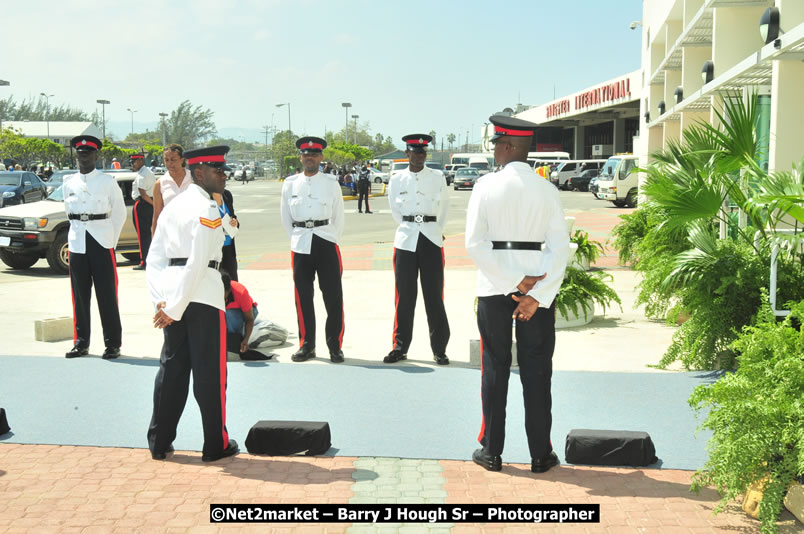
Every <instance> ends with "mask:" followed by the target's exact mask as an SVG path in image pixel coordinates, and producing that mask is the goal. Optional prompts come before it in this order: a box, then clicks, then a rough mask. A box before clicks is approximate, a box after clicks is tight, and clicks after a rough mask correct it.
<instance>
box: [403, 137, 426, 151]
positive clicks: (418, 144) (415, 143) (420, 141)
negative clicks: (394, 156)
mask: <svg viewBox="0 0 804 534" xmlns="http://www.w3.org/2000/svg"><path fill="white" fill-rule="evenodd" d="M402 141H404V142H405V145H406V147H407V148H408V150H421V151H424V150H427V149H428V148H430V143H432V142H433V136H432V135H427V134H410V135H406V136H405V137H403V138H402Z"/></svg>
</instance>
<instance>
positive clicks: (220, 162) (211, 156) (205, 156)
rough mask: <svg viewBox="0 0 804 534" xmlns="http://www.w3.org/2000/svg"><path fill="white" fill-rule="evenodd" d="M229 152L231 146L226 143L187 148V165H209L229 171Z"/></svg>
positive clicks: (185, 153) (185, 157)
mask: <svg viewBox="0 0 804 534" xmlns="http://www.w3.org/2000/svg"><path fill="white" fill-rule="evenodd" d="M227 152H229V147H228V146H226V145H218V146H208V147H204V148H196V149H194V150H186V151H185V152H184V159H185V160H186V161H187V165H209V166H210V167H218V168H221V169H223V170H225V171H229V170H231V167H229V166H228V165H227V164H226V154H227Z"/></svg>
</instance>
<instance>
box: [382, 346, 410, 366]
mask: <svg viewBox="0 0 804 534" xmlns="http://www.w3.org/2000/svg"><path fill="white" fill-rule="evenodd" d="M407 359H408V355H407V354H402V351H401V350H399V349H394V350H392V351H391V352H389V353H388V356H386V357H385V358H383V359H382V363H396V362H400V361H402V360H407Z"/></svg>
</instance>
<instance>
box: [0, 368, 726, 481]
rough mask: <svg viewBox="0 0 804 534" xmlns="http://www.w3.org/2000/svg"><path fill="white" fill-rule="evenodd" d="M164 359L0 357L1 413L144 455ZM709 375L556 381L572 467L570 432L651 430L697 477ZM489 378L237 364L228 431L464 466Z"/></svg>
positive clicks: (571, 374)
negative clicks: (268, 431) (699, 408)
mask: <svg viewBox="0 0 804 534" xmlns="http://www.w3.org/2000/svg"><path fill="white" fill-rule="evenodd" d="M157 368H158V362H157V361H154V360H135V359H120V360H114V361H104V360H101V359H99V358H80V359H74V360H67V359H60V358H44V357H14V356H9V357H0V377H2V379H1V380H0V383H2V386H1V387H2V389H1V390H0V406H2V407H4V408H5V409H6V411H7V413H8V419H9V424H10V426H11V429H12V432H13V434H11V435H7V436H4V437H3V438H0V440H2V441H6V442H10V443H38V444H61V445H95V446H108V447H112V446H114V447H134V448H146V447H147V441H146V438H145V433H146V430H147V428H148V423H149V421H150V415H151V408H152V395H153V381H154V377H155V376H156V371H157ZM714 379H715V376H714V375H712V374H708V373H595V372H580V371H557V372H555V373H554V375H553V433H552V440H553V444H554V446H555V449H556V452H557V453H558V454H559V456H560V457H562V459H563V450H564V442H565V438H566V435H567V433H568V432H569V431H570V430H571V429H572V428H600V429H609V430H641V431H646V432H648V433H650V435H651V437H652V438H653V440H654V443H655V445H656V453H657V456H658V457H659V458H660V460H661V463H660V465H661V467H663V468H672V469H697V468H700V467H702V466H703V464H704V462H705V461H706V457H707V453H706V440H707V439H708V438H709V434H707V433H704V432H701V433H699V434H698V435H697V436H696V432H695V429H696V427H697V425H698V421H697V420H696V419H695V416H694V414H693V412H692V411H691V409H690V408H689V407H688V405H687V399H688V398H689V395H690V393H691V392H692V390H693V388H694V387H695V386H697V385H699V384H702V383H707V382H711V381H712V380H714ZM523 411H524V410H523V406H522V389H521V385H520V382H519V376H518V374H517V373H516V372H514V373H513V374H512V376H511V381H510V386H509V400H508V419H507V428H506V430H507V432H506V434H507V438H506V448H505V452H504V454H503V460H504V461H506V462H517V463H528V462H529V461H530V455H529V453H528V449H527V443H526V439H525V430H524V423H523ZM480 418H481V415H480V371H479V370H477V369H469V368H458V367H447V368H439V367H432V368H431V367H424V368H422V367H405V366H393V367H391V366H386V365H378V366H373V365H372V366H357V365H340V366H338V365H305V364H292V363H282V364H279V363H271V362H249V363H230V364H229V388H228V409H227V426H228V429H229V433H230V435H231V436H232V437H233V438H235V439H237V440H238V441H239V443H240V444H241V445H243V442H244V441H245V437H246V434H247V433H248V430H249V428H250V427H251V425H253V424H254V423H255V422H256V421H258V420H260V419H279V420H308V421H329V423H330V427H331V429H332V444H333V449H331V450H330V451H329V454H337V455H341V456H384V457H401V458H431V459H452V460H466V459H469V458H471V454H472V451H473V450H474V449H475V448H476V447H477V442H476V438H477V434H478V430H479V428H480ZM174 445H175V447H176V449H178V450H200V447H201V445H202V433H201V418H200V413H199V411H198V406H197V405H196V404H195V401H194V399H193V397H192V389H191V394H190V397H189V399H188V401H187V406H186V407H185V411H184V415H183V417H182V420H181V423H180V425H179V429H178V437H177V439H176V441H175V442H174Z"/></svg>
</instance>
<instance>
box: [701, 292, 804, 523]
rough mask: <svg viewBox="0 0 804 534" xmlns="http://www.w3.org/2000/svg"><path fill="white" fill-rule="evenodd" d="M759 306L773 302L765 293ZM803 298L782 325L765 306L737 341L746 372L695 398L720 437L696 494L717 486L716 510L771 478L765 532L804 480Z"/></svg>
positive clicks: (712, 442)
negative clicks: (789, 492) (789, 494)
mask: <svg viewBox="0 0 804 534" xmlns="http://www.w3.org/2000/svg"><path fill="white" fill-rule="evenodd" d="M754 302H755V303H760V302H763V303H767V302H768V294H767V292H766V291H762V292H761V293H760V295H759V296H758V297H757V299H756V300H755V301H754ZM802 321H804V301H802V302H799V303H798V304H795V305H794V306H793V308H792V312H791V314H790V315H789V316H788V317H787V318H785V320H784V321H783V322H781V323H779V322H777V320H776V318H775V317H774V316H773V314H772V312H771V310H770V306H769V305H768V304H763V305H762V306H761V309H760V311H759V313H758V318H757V322H756V326H746V327H744V328H743V329H742V333H741V335H740V336H739V337H738V338H737V339H736V340H735V341H734V342H733V343H732V344H731V348H732V350H733V351H734V352H735V354H736V355H737V360H738V362H739V367H738V368H737V371H736V372H734V373H727V374H725V375H724V376H723V377H721V378H720V379H719V380H717V382H715V383H714V384H710V385H703V386H699V387H697V388H696V389H695V391H694V392H693V394H692V396H691V397H690V399H689V404H690V406H692V407H693V408H694V409H695V410H696V412H700V411H702V410H708V414H707V416H706V420H705V421H704V422H703V423H702V425H701V428H704V429H709V430H711V431H712V432H713V435H712V439H711V440H710V442H709V459H708V461H707V462H706V465H705V466H704V468H703V469H701V470H699V471H698V472H696V473H695V475H694V476H693V483H692V489H693V490H694V491H696V492H697V491H699V490H700V489H701V488H702V487H705V486H714V487H715V488H716V489H717V490H718V491H719V492H720V494H721V497H722V500H721V502H720V504H719V505H718V507H717V508H716V510H715V511H716V512H718V511H721V510H722V509H723V508H724V506H725V505H726V504H727V503H728V502H729V501H731V500H733V499H735V498H736V497H737V496H738V495H740V494H743V493H745V492H746V491H747V489H748V487H749V486H750V485H751V484H752V483H754V482H755V481H759V480H763V479H764V480H765V481H766V482H765V484H764V487H763V488H762V489H763V497H762V502H761V504H760V507H759V518H760V520H761V522H762V532H763V533H766V534H768V533H773V532H776V525H775V522H776V520H777V518H778V517H779V513H780V512H781V506H782V500H783V499H784V495H785V493H786V491H787V488H788V487H789V486H790V484H791V483H792V482H793V481H794V480H796V479H797V478H799V477H801V476H802V475H804V332H802V331H801V324H802Z"/></svg>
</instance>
